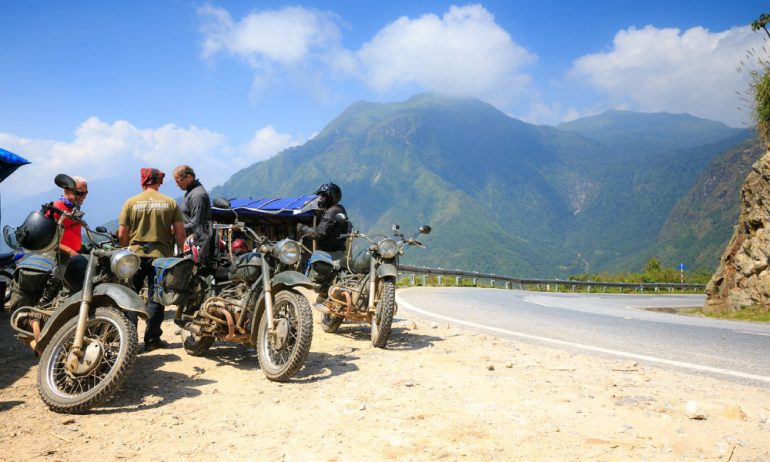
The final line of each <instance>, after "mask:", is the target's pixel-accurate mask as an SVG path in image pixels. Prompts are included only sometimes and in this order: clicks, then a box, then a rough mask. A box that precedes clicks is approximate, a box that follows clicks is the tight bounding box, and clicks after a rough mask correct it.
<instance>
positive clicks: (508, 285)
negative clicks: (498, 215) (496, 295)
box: [505, 281, 511, 290]
mask: <svg viewBox="0 0 770 462" xmlns="http://www.w3.org/2000/svg"><path fill="white" fill-rule="evenodd" d="M505 288H506V290H511V281H505Z"/></svg>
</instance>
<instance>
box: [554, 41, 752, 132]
mask: <svg viewBox="0 0 770 462" xmlns="http://www.w3.org/2000/svg"><path fill="white" fill-rule="evenodd" d="M761 41H762V37H761V36H760V35H759V34H756V33H754V32H752V31H751V29H750V28H748V27H736V28H732V29H729V30H727V31H724V32H710V31H709V30H707V29H704V28H702V27H693V28H691V29H688V30H686V31H684V32H682V31H680V30H679V29H673V28H668V29H659V28H656V27H653V26H646V27H644V28H641V29H637V28H634V27H632V28H629V29H625V30H621V31H619V32H618V33H617V34H616V35H615V39H614V41H613V46H612V48H611V49H610V50H609V51H606V52H601V53H594V54H590V55H586V56H583V57H581V58H579V59H577V60H576V61H575V62H574V63H573V67H572V69H571V70H570V72H569V77H571V78H574V79H578V80H582V81H584V82H586V83H588V84H589V85H591V86H592V87H594V88H595V89H596V90H598V91H600V92H602V93H604V94H605V95H606V96H607V97H608V98H609V104H608V106H618V105H622V104H628V105H629V106H630V107H631V108H632V109H634V110H644V111H668V112H674V113H680V112H689V113H691V114H693V115H696V116H700V117H705V118H710V119H715V120H722V121H726V122H728V123H730V124H731V125H734V126H739V125H741V124H742V123H743V122H745V120H746V118H747V116H748V114H749V113H748V111H747V110H740V111H739V110H738V107H739V106H740V105H741V101H740V100H739V98H738V96H737V95H736V92H741V91H743V90H745V88H746V84H745V77H744V76H742V75H740V74H739V73H738V72H736V69H737V68H738V65H739V63H740V61H741V60H742V59H744V58H745V56H746V50H748V49H749V48H751V47H753V46H758V45H759V44H760V43H761Z"/></svg>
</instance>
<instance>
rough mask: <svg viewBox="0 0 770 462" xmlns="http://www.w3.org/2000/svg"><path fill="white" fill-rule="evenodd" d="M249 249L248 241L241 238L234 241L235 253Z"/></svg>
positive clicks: (238, 253)
mask: <svg viewBox="0 0 770 462" xmlns="http://www.w3.org/2000/svg"><path fill="white" fill-rule="evenodd" d="M248 251H249V247H248V246H247V245H246V241H244V240H243V239H241V238H238V239H235V240H234V241H233V254H234V255H240V254H242V253H246V252H248Z"/></svg>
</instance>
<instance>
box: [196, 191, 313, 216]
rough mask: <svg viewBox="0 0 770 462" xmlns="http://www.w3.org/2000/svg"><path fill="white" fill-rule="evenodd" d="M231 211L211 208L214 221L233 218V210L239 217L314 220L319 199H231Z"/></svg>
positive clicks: (300, 197)
mask: <svg viewBox="0 0 770 462" xmlns="http://www.w3.org/2000/svg"><path fill="white" fill-rule="evenodd" d="M230 207H231V209H221V208H218V207H212V208H211V214H212V215H213V216H214V219H215V220H216V219H218V218H227V217H231V216H232V214H233V210H234V211H235V212H236V213H238V215H239V216H247V217H249V218H259V217H264V218H278V217H287V218H288V217H291V218H295V219H307V218H312V217H313V215H315V211H316V210H317V209H318V197H317V196H314V195H312V194H311V195H308V196H299V197H276V198H270V197H268V198H262V199H251V198H249V199H231V200H230Z"/></svg>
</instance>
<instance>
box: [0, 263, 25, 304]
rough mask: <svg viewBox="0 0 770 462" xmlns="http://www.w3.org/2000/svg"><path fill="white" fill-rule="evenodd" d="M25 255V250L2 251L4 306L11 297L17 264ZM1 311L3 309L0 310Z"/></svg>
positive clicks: (0, 279)
mask: <svg viewBox="0 0 770 462" xmlns="http://www.w3.org/2000/svg"><path fill="white" fill-rule="evenodd" d="M23 257H24V252H20V251H12V252H3V253H0V297H3V301H2V307H3V309H5V307H6V304H7V303H8V302H9V301H10V299H11V285H12V283H13V272H14V270H15V269H16V264H17V263H18V262H19V260H21V259H22V258H23ZM0 311H1V310H0Z"/></svg>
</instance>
